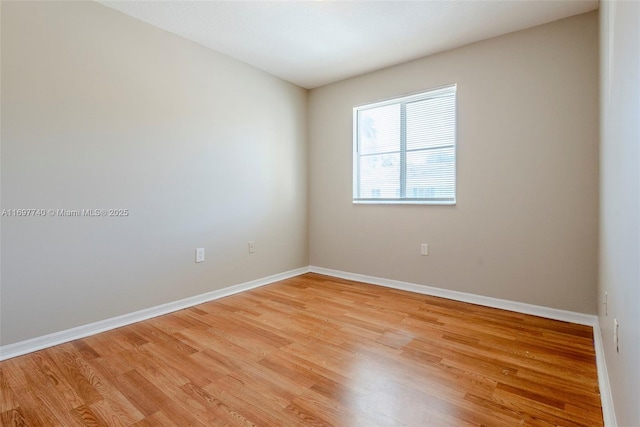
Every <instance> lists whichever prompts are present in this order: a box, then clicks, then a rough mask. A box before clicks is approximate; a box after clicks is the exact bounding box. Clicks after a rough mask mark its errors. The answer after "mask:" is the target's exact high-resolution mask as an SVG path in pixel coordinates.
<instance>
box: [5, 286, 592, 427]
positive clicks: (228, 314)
mask: <svg viewBox="0 0 640 427" xmlns="http://www.w3.org/2000/svg"><path fill="white" fill-rule="evenodd" d="M21 425H24V426H47V427H48V426H64V427H67V426H75V425H78V426H101V425H106V426H127V427H128V426H138V427H142V426H159V425H163V426H165V425H167V426H168V425H192V426H213V427H226V426H236V427H246V426H314V425H317V426H349V427H360V426H362V427H364V426H367V427H369V426H394V427H395V426H436V427H437V426H456V427H458V426H479V425H483V426H514V425H528V426H545V427H548V426H559V425H562V426H573V427H600V426H602V425H603V420H602V409H601V406H600V392H599V388H598V378H597V371H596V363H595V351H594V344H593V331H592V329H591V328H590V327H588V326H584V325H575V324H571V323H567V322H559V321H554V320H550V319H544V318H540V317H536V316H529V315H525V314H522V313H515V312H509V311H504V310H499V309H494V308H489V307H482V306H478V305H473V304H466V303H461V302H457V301H452V300H447V299H442V298H437V297H431V296H426V295H420V294H415V293H411V292H406V291H401V290H396V289H388V288H384V287H380V286H374V285H368V284H365V283H358V282H352V281H349V280H344V279H337V278H333V277H329V276H323V275H319V274H305V275H301V276H298V277H294V278H291V279H287V280H283V281H281V282H277V283H273V284H271V285H268V286H263V287H260V288H257V289H254V290H251V291H247V292H243V293H241V294H236V295H233V296H229V297H226V298H223V299H220V300H216V301H211V302H208V303H204V304H201V305H198V306H196V307H191V308H188V309H185V310H180V311H177V312H174V313H170V314H167V315H165V316H159V317H156V318H153V319H149V320H147V321H144V322H140V323H137V324H133V325H129V326H126V327H123V328H118V329H115V330H112V331H108V332H105V333H102V334H98V335H94V336H91V337H87V338H84V339H81V340H77V341H74V342H72V343H67V344H63V345H60V346H56V347H52V348H49V349H45V350H41V351H38V352H35V353H32V354H28V355H25V356H20V357H17V358H14V359H10V360H6V361H3V362H0V426H21Z"/></svg>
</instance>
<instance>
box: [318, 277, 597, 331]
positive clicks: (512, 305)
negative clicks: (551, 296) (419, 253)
mask: <svg viewBox="0 0 640 427" xmlns="http://www.w3.org/2000/svg"><path fill="white" fill-rule="evenodd" d="M309 271H311V272H312V273H318V274H325V275H327V276H333V277H339V278H342V279H347V280H355V281H358V282H365V283H371V284H373V285H380V286H385V287H387V288H393V289H400V290H403V291H409V292H415V293H417V294H424V295H430V296H434V297H441V298H447V299H452V300H455V301H462V302H468V303H471V304H478V305H484V306H486V307H493V308H500V309H503V310H509V311H515V312H518V313H523V314H531V315H534V316H540V317H546V318H547V319H554V320H561V321H564V322H571V323H577V324H579V325H587V326H595V325H597V324H598V318H597V317H596V316H594V315H591V314H582V313H576V312H573V311H566V310H559V309H556V308H549V307H543V306H539V305H532V304H525V303H523V302H516V301H509V300H504V299H499V298H492V297H485V296H482V295H475V294H468V293H465V292H458V291H451V290H448V289H442V288H434V287H432V286H426V285H418V284H415V283H408V282H400V281H398V280H391V279H384V278H381V277H373V276H366V275H364V274H355V273H347V272H345V271H339V270H331V269H328V268H323V267H315V266H310V267H309Z"/></svg>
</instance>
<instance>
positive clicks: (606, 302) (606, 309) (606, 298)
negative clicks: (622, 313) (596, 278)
mask: <svg viewBox="0 0 640 427" xmlns="http://www.w3.org/2000/svg"><path fill="white" fill-rule="evenodd" d="M604 315H605V316H608V315H609V294H608V293H607V292H605V293H604Z"/></svg>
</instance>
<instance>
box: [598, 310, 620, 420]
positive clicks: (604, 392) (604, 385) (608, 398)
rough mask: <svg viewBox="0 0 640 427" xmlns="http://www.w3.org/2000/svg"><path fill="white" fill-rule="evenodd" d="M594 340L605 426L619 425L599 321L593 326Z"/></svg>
mask: <svg viewBox="0 0 640 427" xmlns="http://www.w3.org/2000/svg"><path fill="white" fill-rule="evenodd" d="M593 340H594V346H595V348H596V364H597V365H598V387H600V400H601V401H602V418H603V419H604V425H605V427H617V425H618V422H617V421H616V412H615V410H614V407H613V396H612V395H611V385H610V384H609V373H608V372H607V362H606V360H605V356H604V344H603V342H602V331H601V330H600V324H599V323H596V324H595V325H594V326H593Z"/></svg>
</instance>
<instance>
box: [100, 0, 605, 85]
mask: <svg viewBox="0 0 640 427" xmlns="http://www.w3.org/2000/svg"><path fill="white" fill-rule="evenodd" d="M100 3H102V4H104V5H106V6H109V7H111V8H114V9H117V10H119V11H121V12H124V13H126V14H128V15H131V16H133V17H136V18H138V19H140V20H142V21H144V22H147V23H149V24H151V25H154V26H156V27H159V28H163V29H165V30H167V31H170V32H172V33H175V34H178V35H180V36H182V37H185V38H187V39H190V40H193V41H195V42H197V43H200V44H202V45H204V46H206V47H208V48H211V49H213V50H216V51H218V52H222V53H224V54H227V55H229V56H231V57H233V58H235V59H238V60H240V61H243V62H246V63H248V64H251V65H253V66H254V67H257V68H259V69H261V70H264V71H267V72H268V73H271V74H273V75H275V76H278V77H280V78H282V79H284V80H287V81H290V82H292V83H295V84H297V85H299V86H302V87H305V88H314V87H318V86H322V85H325V84H327V83H331V82H335V81H338V80H342V79H345V78H348V77H352V76H355V75H359V74H363V73H367V72H370V71H374V70H377V69H380V68H384V67H388V66H391V65H395V64H399V63H402V62H406V61H409V60H412V59H416V58H420V57H422V56H426V55H431V54H433V53H436V52H442V51H444V50H448V49H453V48H456V47H459V46H462V45H465V44H469V43H473V42H476V41H479V40H483V39H487V38H490V37H495V36H498V35H501V34H506V33H509V32H512V31H517V30H521V29H524V28H529V27H532V26H536V25H540V24H544V23H547V22H551V21H555V20H558V19H562V18H566V17H568V16H572V15H577V14H580V13H585V12H588V11H591V10H594V9H596V8H597V7H598V2H597V0H553V1H545V0H430V1H391V0H387V1H110V0H102V1H100Z"/></svg>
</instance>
